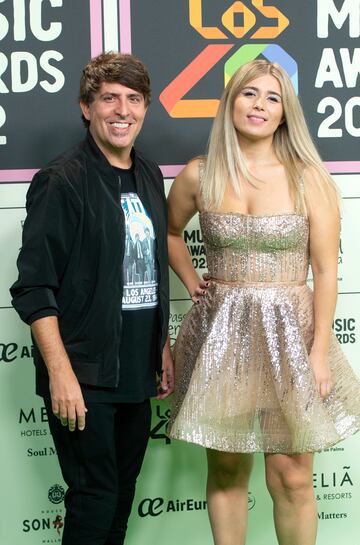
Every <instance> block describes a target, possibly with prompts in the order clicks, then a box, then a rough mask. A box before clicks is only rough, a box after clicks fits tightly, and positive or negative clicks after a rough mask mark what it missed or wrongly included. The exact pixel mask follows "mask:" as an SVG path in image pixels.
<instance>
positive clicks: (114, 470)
mask: <svg viewBox="0 0 360 545" xmlns="http://www.w3.org/2000/svg"><path fill="white" fill-rule="evenodd" d="M45 405H46V407H47V411H48V417H49V426H50V430H51V433H52V435H53V439H54V443H55V447H56V450H57V453H58V458H59V463H60V467H61V471H62V474H63V478H64V480H65V482H66V484H67V485H68V490H67V493H66V496H65V507H66V515H65V525H64V533H63V539H62V545H113V543H114V544H116V545H121V544H122V543H123V541H124V537H125V532H126V527H127V520H128V517H129V514H130V511H131V504H132V501H133V497H134V492H135V483H136V479H137V476H138V474H139V471H140V469H141V464H142V461H143V457H144V454H145V449H146V445H147V441H148V437H149V432H150V420H151V415H150V402H149V400H147V401H145V402H144V403H131V404H130V403H129V404H125V403H116V404H112V403H87V408H88V413H87V415H86V427H85V430H84V431H78V430H76V431H75V432H70V431H69V430H68V428H66V427H63V426H62V425H61V423H60V421H59V420H58V419H57V418H56V417H54V415H53V414H52V411H51V404H50V403H49V402H47V401H45ZM114 540H115V541H114Z"/></svg>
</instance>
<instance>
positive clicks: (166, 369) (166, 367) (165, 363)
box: [156, 337, 174, 399]
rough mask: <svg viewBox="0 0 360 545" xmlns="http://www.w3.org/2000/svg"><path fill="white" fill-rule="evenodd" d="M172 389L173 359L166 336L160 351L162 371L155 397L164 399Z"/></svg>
mask: <svg viewBox="0 0 360 545" xmlns="http://www.w3.org/2000/svg"><path fill="white" fill-rule="evenodd" d="M173 391H174V361H173V357H172V354H171V350H170V338H169V337H168V338H167V341H166V344H165V346H164V350H163V353H162V372H161V377H160V380H159V383H158V395H157V396H156V399H165V397H168V396H169V395H170V394H172V393H173Z"/></svg>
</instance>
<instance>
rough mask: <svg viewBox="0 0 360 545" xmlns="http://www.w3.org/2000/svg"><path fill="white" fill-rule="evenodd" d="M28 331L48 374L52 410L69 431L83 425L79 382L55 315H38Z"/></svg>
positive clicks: (80, 428) (82, 403)
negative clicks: (30, 331) (30, 332)
mask: <svg viewBox="0 0 360 545" xmlns="http://www.w3.org/2000/svg"><path fill="white" fill-rule="evenodd" d="M31 330H32V333H33V335H34V337H35V341H36V344H37V345H38V347H39V350H40V352H41V355H42V357H43V358H44V362H45V365H46V367H47V370H48V373H49V379H50V380H49V386H50V395H51V402H52V410H53V413H54V414H55V416H57V417H58V418H60V420H61V423H62V425H63V426H67V425H68V426H69V430H70V431H74V430H75V428H76V423H77V427H78V429H79V430H83V429H84V428H85V413H86V412H87V409H86V407H85V403H84V398H83V396H82V392H81V388H80V384H79V382H78V380H77V378H76V376H75V373H74V371H73V369H72V367H71V362H70V360H69V357H68V355H67V353H66V350H65V347H64V343H63V342H62V339H61V336H60V331H59V324H58V319H57V317H56V316H46V317H44V318H39V319H38V320H36V321H34V322H33V323H32V324H31Z"/></svg>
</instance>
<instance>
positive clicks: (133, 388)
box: [82, 167, 159, 403]
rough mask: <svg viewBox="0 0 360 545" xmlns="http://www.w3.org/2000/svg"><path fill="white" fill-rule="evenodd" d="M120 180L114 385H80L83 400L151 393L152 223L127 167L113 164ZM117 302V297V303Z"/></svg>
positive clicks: (154, 335)
mask: <svg viewBox="0 0 360 545" xmlns="http://www.w3.org/2000/svg"><path fill="white" fill-rule="evenodd" d="M113 168H114V170H115V171H116V173H117V174H118V176H119V178H120V183H121V203H119V214H121V210H120V205H121V208H122V210H123V213H124V216H125V251H124V260H123V263H122V264H121V263H119V266H122V267H123V281H124V289H123V297H122V337H121V346H120V376H119V385H118V387H117V388H98V387H92V386H83V387H82V390H83V394H84V398H85V400H86V401H90V402H91V401H96V402H133V403H134V402H141V401H144V400H145V399H147V398H148V397H151V396H154V395H156V376H155V355H156V350H157V346H156V344H157V339H158V328H159V313H158V270H157V264H156V252H155V250H156V238H155V233H154V228H153V224H152V221H151V218H150V216H149V214H148V211H147V210H146V209H145V207H144V205H143V203H142V202H141V200H140V198H139V196H138V194H137V192H136V184H135V176H134V172H133V168H130V169H128V170H126V169H120V168H115V167H113ZM119 304H120V301H119Z"/></svg>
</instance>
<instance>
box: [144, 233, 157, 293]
mask: <svg viewBox="0 0 360 545" xmlns="http://www.w3.org/2000/svg"><path fill="white" fill-rule="evenodd" d="M144 232H145V238H144V240H143V241H142V246H143V252H144V261H145V269H146V274H147V281H148V282H152V281H153V280H154V250H155V247H154V242H155V241H154V239H153V238H152V237H151V236H150V229H149V227H145V230H144Z"/></svg>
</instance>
